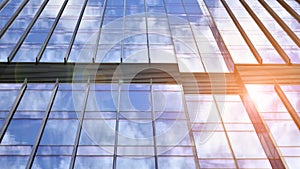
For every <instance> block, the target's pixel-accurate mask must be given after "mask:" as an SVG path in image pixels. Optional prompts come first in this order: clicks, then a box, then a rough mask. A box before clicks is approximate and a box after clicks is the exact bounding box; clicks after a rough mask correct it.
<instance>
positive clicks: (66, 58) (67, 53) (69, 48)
mask: <svg viewBox="0 0 300 169" xmlns="http://www.w3.org/2000/svg"><path fill="white" fill-rule="evenodd" d="M87 3H88V0H84V4H83V6H82V9H81V11H80V14H79V18H78V20H77V23H76V26H75V30H74V32H73V35H72V38H71V41H70V44H69V46H68V49H67V52H66V55H65V57H64V63H67V62H68V60H69V57H70V53H71V50H72V47H73V44H74V41H75V38H76V35H77V32H78V29H79V26H80V23H81V20H82V18H83V14H84V11H85V9H86V5H87Z"/></svg>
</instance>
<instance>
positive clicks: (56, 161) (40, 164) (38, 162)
mask: <svg viewBox="0 0 300 169" xmlns="http://www.w3.org/2000/svg"><path fill="white" fill-rule="evenodd" d="M70 161H71V157H63V156H36V157H35V159H34V161H33V165H32V168H34V169H40V168H43V169H54V168H55V169H66V168H69V165H70Z"/></svg>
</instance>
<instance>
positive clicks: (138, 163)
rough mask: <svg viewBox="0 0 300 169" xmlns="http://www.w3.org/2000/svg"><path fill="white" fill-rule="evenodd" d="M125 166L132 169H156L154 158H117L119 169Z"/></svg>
mask: <svg viewBox="0 0 300 169" xmlns="http://www.w3.org/2000/svg"><path fill="white" fill-rule="evenodd" d="M124 166H126V167H128V168H131V169H141V168H143V169H152V168H154V166H155V164H154V158H150V157H143V158H130V157H118V158H117V169H123V168H124Z"/></svg>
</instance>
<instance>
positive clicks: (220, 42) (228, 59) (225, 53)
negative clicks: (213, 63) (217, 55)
mask: <svg viewBox="0 0 300 169" xmlns="http://www.w3.org/2000/svg"><path fill="white" fill-rule="evenodd" d="M198 3H199V6H200V9H201V10H202V11H203V14H204V16H205V17H206V18H207V20H208V24H209V27H210V29H211V31H212V34H213V36H214V38H215V40H216V42H217V45H218V47H219V49H220V51H221V54H222V56H223V59H224V61H225V63H226V66H227V68H228V70H229V71H230V72H232V71H233V70H234V62H233V60H232V58H231V56H230V53H229V51H228V48H227V47H226V45H225V42H224V40H223V38H222V36H221V34H220V32H219V29H218V28H217V25H216V23H215V21H214V19H213V17H212V15H211V14H210V12H209V10H208V8H207V7H206V4H205V2H204V0H198Z"/></svg>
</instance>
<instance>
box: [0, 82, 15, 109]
mask: <svg viewBox="0 0 300 169" xmlns="http://www.w3.org/2000/svg"><path fill="white" fill-rule="evenodd" d="M0 88H1V87H0ZM18 93H19V92H18V91H15V90H10V91H0V109H1V110H10V109H11V106H12V104H13V103H14V101H15V98H16V96H17V95H18Z"/></svg>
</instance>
